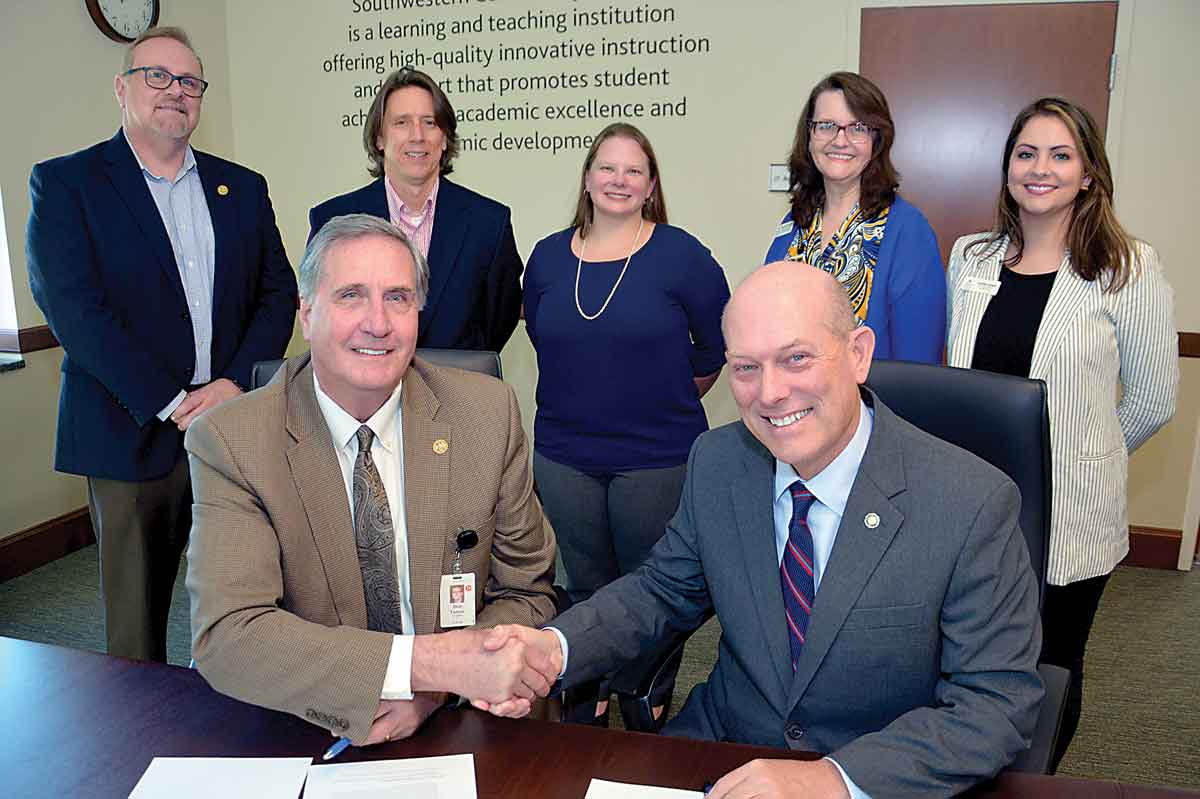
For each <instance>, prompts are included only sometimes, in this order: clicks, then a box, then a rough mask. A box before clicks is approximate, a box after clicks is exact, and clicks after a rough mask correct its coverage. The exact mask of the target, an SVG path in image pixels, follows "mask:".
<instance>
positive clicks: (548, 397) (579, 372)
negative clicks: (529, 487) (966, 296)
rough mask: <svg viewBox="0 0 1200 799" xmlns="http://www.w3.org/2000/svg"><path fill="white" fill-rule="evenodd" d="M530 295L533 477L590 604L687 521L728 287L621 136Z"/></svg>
mask: <svg viewBox="0 0 1200 799" xmlns="http://www.w3.org/2000/svg"><path fill="white" fill-rule="evenodd" d="M524 293H525V325H526V329H527V330H528V332H529V338H530V340H531V341H532V342H533V346H534V348H535V349H536V350H537V360H538V386H537V404H538V409H537V417H536V420H535V423H534V458H533V468H534V477H535V479H536V480H537V485H538V492H539V494H540V495H541V498H542V504H543V505H544V507H545V510H546V514H547V516H548V517H549V518H550V522H551V524H553V525H554V530H555V532H556V533H557V535H558V544H559V551H560V553H561V554H562V560H563V566H564V568H565V570H566V573H567V582H568V586H567V590H568V593H569V594H570V596H571V599H572V600H573V601H576V602H578V601H582V600H583V599H586V598H587V597H589V596H591V594H592V593H593V592H594V591H596V590H597V589H598V588H600V587H602V586H604V585H606V584H607V583H609V582H611V581H613V580H615V579H616V578H617V577H619V576H621V575H622V574H626V573H627V572H629V571H632V570H633V569H635V568H636V567H637V566H638V565H639V564H640V563H641V562H642V560H643V559H644V558H645V557H646V555H647V554H648V553H649V551H650V549H651V547H653V546H654V544H655V543H656V542H657V541H658V539H659V538H661V537H662V534H663V531H664V529H665V526H666V523H667V521H668V520H669V519H670V517H671V515H672V514H673V513H674V512H675V508H676V506H677V505H678V503H679V495H680V492H681V490H682V488H683V479H684V471H685V464H686V461H687V456H688V451H689V450H690V449H691V446H692V442H694V441H695V440H696V437H697V436H698V435H700V434H701V433H702V432H704V431H705V430H707V429H708V420H707V418H706V417H705V415H704V408H703V406H702V405H701V404H700V397H701V396H703V394H704V392H706V391H707V390H708V389H709V388H710V387H711V386H712V384H713V383H714V382H715V381H716V379H717V375H718V374H719V372H720V371H721V366H722V365H723V364H724V359H725V343H724V340H723V338H722V336H721V311H722V310H723V309H724V307H725V302H726V301H727V300H728V299H729V285H728V283H727V282H726V280H725V274H724V272H723V271H722V270H721V267H720V265H718V264H717V262H716V261H715V260H713V257H712V253H711V252H709V250H708V248H707V247H705V246H704V245H703V244H701V243H700V242H699V241H697V240H696V239H695V238H694V237H692V236H691V235H689V234H688V233H686V232H685V231H683V230H681V229H680V228H677V227H672V226H670V225H668V224H667V210H666V206H665V203H664V200H663V191H662V183H661V181H660V179H659V173H658V163H657V161H656V159H655V157H654V150H653V149H652V148H651V147H650V142H649V141H648V140H647V139H646V137H645V136H644V135H643V134H642V133H641V131H639V130H638V129H637V128H635V127H633V126H632V125H627V124H624V123H615V124H612V125H609V126H608V127H606V128H605V129H604V130H603V131H601V132H600V135H599V136H598V137H597V138H596V140H595V141H594V142H593V144H592V147H591V149H590V150H589V151H588V154H587V158H586V160H585V161H584V165H583V176H582V179H581V181H580V191H579V200H578V204H577V208H576V212H575V219H574V221H573V222H572V225H571V227H569V228H567V229H566V230H562V231H560V232H558V233H554V234H552V235H550V236H547V237H546V238H545V239H542V241H540V242H538V244H537V246H536V247H535V248H534V250H533V254H532V255H531V256H530V257H529V263H528V266H527V267H526V272H525V286H524ZM665 683H666V685H665V686H664V690H663V691H662V693H663V696H662V697H658V698H657V700H658V703H660V704H661V702H663V701H665V700H667V699H669V697H670V693H669V689H670V687H671V683H673V680H667V681H665ZM607 695H608V691H607V688H606V687H603V686H602V687H601V689H600V695H599V703H598V706H597V707H598V711H599V712H598V713H597V715H599V716H601V717H603V713H604V712H605V711H606V709H607ZM588 710H589V711H590V707H589V708H588ZM588 715H589V716H590V712H589V714H588ZM659 718H660V719H664V720H665V713H663V714H661V715H660V716H659ZM627 722H628V714H627Z"/></svg>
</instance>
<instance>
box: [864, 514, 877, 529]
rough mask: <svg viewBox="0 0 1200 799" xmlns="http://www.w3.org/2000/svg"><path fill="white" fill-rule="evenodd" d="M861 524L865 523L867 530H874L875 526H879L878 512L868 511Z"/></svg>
mask: <svg viewBox="0 0 1200 799" xmlns="http://www.w3.org/2000/svg"><path fill="white" fill-rule="evenodd" d="M863 524H865V525H866V526H867V529H868V530H874V529H875V528H876V527H878V526H879V514H878V513H868V514H867V515H866V516H864V517H863Z"/></svg>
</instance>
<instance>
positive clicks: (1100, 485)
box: [946, 233, 1179, 585]
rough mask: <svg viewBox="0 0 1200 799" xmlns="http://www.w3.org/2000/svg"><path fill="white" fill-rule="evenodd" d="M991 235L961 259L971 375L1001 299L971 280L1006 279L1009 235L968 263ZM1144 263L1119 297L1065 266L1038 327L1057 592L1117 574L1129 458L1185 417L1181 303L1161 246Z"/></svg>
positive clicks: (954, 285)
mask: <svg viewBox="0 0 1200 799" xmlns="http://www.w3.org/2000/svg"><path fill="white" fill-rule="evenodd" d="M988 235H989V234H987V233H977V234H974V235H970V236H963V237H962V238H960V239H959V240H958V241H957V242H955V244H954V249H953V251H952V252H951V254H950V265H949V267H948V269H947V274H946V279H947V281H948V286H947V292H946V296H947V302H948V305H949V307H948V316H949V320H950V324H949V331H950V332H949V340H948V342H947V356H946V357H947V360H948V362H949V364H950V366H958V367H964V368H965V367H970V365H971V359H972V357H973V355H974V352H975V337H976V335H977V334H978V332H979V322H980V320H981V319H982V318H983V313H984V311H985V310H986V309H987V306H988V302H990V301H991V295H989V294H987V293H986V292H981V291H979V290H977V289H976V290H972V289H973V288H975V287H976V286H977V285H978V284H976V283H975V282H974V281H972V280H971V278H981V279H983V280H989V281H990V280H999V278H1000V269H1001V260H1002V258H1003V255H1004V252H1005V251H1006V250H1007V249H1008V239H1007V238H1002V239H1001V240H1000V241H998V242H996V243H995V244H994V245H991V246H986V247H984V246H980V247H975V248H973V249H972V250H971V252H970V253H969V254H964V253H965V251H966V248H967V247H968V246H969V245H971V244H972V243H974V242H976V241H980V240H983V239H986V238H987V236H988ZM1069 257H1070V256H1069V255H1068V258H1069ZM1137 258H1138V262H1139V263H1138V268H1137V269H1136V270H1135V273H1134V275H1132V276H1131V277H1130V280H1129V282H1128V283H1127V284H1126V285H1125V287H1124V288H1122V289H1121V290H1120V291H1118V292H1116V293H1115V294H1112V293H1105V292H1104V291H1103V288H1102V283H1101V281H1098V280H1097V281H1086V280H1083V279H1082V278H1080V277H1079V276H1078V275H1077V274H1076V273H1075V271H1074V270H1073V269H1070V268H1069V264H1068V262H1067V261H1065V260H1064V262H1063V266H1062V268H1060V269H1059V270H1058V276H1057V277H1056V278H1055V279H1054V286H1053V288H1052V289H1051V291H1050V298H1049V300H1048V301H1047V303H1046V311H1045V314H1044V315H1043V316H1042V321H1041V325H1040V326H1039V327H1038V331H1037V338H1036V340H1035V343H1034V347H1033V362H1032V365H1031V367H1030V370H1029V376H1030V377H1032V378H1038V379H1041V380H1045V381H1046V387H1047V394H1048V399H1049V404H1050V456H1051V458H1050V459H1051V467H1052V474H1053V486H1054V490H1053V502H1052V506H1051V517H1050V518H1051V530H1050V556H1049V563H1048V565H1047V574H1046V579H1047V581H1048V582H1049V583H1050V584H1051V585H1067V584H1068V583H1073V582H1077V581H1079V580H1086V579H1088V578H1090V577H1098V576H1100V575H1102V574H1108V573H1109V572H1111V571H1112V570H1113V568H1114V567H1115V566H1116V565H1117V563H1119V562H1120V561H1121V559H1122V558H1124V557H1125V555H1126V554H1127V553H1128V552H1129V521H1128V510H1127V488H1126V479H1127V473H1128V461H1129V453H1131V452H1133V451H1134V450H1135V449H1137V448H1138V447H1139V446H1141V445H1142V444H1143V443H1144V442H1145V441H1146V440H1147V439H1148V438H1150V436H1151V435H1153V434H1154V432H1155V431H1156V430H1158V428H1160V427H1162V426H1163V425H1164V424H1166V422H1167V421H1168V420H1169V419H1170V418H1171V416H1172V415H1174V413H1175V396H1176V392H1177V389H1178V387H1179V358H1178V344H1177V334H1176V330H1175V315H1174V305H1173V302H1174V301H1173V295H1172V291H1171V287H1170V285H1169V284H1168V283H1167V280H1166V277H1164V275H1163V273H1162V266H1161V264H1160V263H1159V260H1158V254H1157V253H1155V251H1154V249H1153V248H1152V247H1150V245H1148V244H1145V243H1143V242H1138V243H1137ZM1118 390H1120V397H1119V399H1118Z"/></svg>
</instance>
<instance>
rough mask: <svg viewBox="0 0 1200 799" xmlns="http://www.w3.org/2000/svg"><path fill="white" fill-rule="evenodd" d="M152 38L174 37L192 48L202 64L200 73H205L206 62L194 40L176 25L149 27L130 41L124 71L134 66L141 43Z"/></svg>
mask: <svg viewBox="0 0 1200 799" xmlns="http://www.w3.org/2000/svg"><path fill="white" fill-rule="evenodd" d="M150 39H174V40H175V41H177V42H179V43H180V44H182V45H183V46H184V47H186V48H187V49H189V50H191V51H192V55H194V56H196V62H197V63H198V64H200V74H201V75H203V74H204V62H203V61H202V60H201V59H200V54H199V53H197V52H196V48H195V47H192V40H191V39H189V38H188V35H187V32H186V31H184V29H183V28H177V27H175V26H174V25H163V26H161V27H159V26H155V27H153V28H147V29H146V30H145V32H143V33H142V35H141V36H139V37H137V38H136V39H134V40H133V41H132V42H130V44H129V46H128V47H126V48H125V60H124V62H123V63H124V66H123V67H122V68H121V71H122V72H128V71H129V70H130V69H132V68H133V51H134V50H135V49H137V46H138V45H139V44H141V43H142V42H145V41H149V40H150Z"/></svg>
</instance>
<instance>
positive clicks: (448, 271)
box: [308, 178, 524, 352]
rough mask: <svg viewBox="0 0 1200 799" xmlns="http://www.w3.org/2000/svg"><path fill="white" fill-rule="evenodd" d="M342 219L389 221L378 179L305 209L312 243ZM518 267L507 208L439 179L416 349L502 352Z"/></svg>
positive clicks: (514, 306) (517, 311)
mask: <svg viewBox="0 0 1200 799" xmlns="http://www.w3.org/2000/svg"><path fill="white" fill-rule="evenodd" d="M344 214H371V215H372V216H377V217H380V218H381V219H388V218H390V214H389V213H388V204H387V190H386V189H385V188H384V186H383V178H377V179H375V180H373V181H371V182H370V183H368V184H367V185H366V186H363V187H362V188H361V189H356V190H354V191H352V192H350V193H348V194H343V195H341V196H338V197H334V198H333V199H330V200H326V201H325V202H323V203H321V204H320V205H318V206H316V207H315V208H313V209H312V210H311V211H309V212H308V222H309V232H308V238H309V240H310V241H311V240H312V237H313V236H315V235H316V234H317V231H318V230H320V229H321V227H322V226H323V225H324V224H325V223H326V222H328V221H329V220H330V219H332V218H333V217H335V216H342V215H344ZM522 269H524V264H523V263H522V262H521V256H520V255H518V254H517V244H516V241H515V240H514V238H513V229H512V219H511V214H510V212H509V210H508V206H506V205H501V204H500V203H498V202H496V201H495V200H491V199H488V198H487V197H484V196H483V195H482V194H477V193H476V192H473V191H471V190H470V189H467V188H464V187H462V186H460V185H458V184H457V183H451V182H450V181H449V180H446V178H441V185H440V186H439V187H438V196H437V208H436V210H435V211H434V219H433V237H432V239H431V240H430V242H429V296H428V298H426V300H425V308H424V309H423V310H422V311H421V315H420V320H419V323H418V330H417V346H418V347H446V348H451V349H459V350H492V351H493V352H499V351H500V350H502V349H504V345H505V343H506V342H507V341H508V337H509V336H511V335H512V332H513V330H514V329H516V326H517V319H519V318H520V316H521V270H522Z"/></svg>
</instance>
